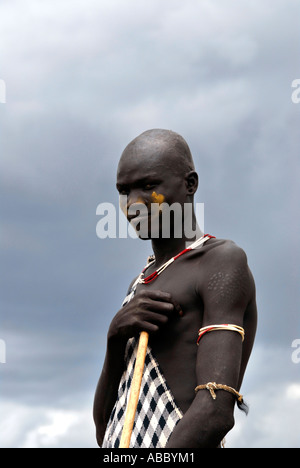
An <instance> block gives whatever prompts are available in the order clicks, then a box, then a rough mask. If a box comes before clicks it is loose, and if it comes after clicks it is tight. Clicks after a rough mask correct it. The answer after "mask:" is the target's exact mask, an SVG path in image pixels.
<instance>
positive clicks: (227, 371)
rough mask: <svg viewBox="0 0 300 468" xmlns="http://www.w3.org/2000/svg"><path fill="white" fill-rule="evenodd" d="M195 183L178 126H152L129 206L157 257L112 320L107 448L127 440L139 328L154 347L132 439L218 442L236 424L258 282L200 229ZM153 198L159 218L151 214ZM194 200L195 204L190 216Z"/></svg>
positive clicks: (126, 184) (138, 155) (100, 436)
mask: <svg viewBox="0 0 300 468" xmlns="http://www.w3.org/2000/svg"><path fill="white" fill-rule="evenodd" d="M197 186H198V176H197V173H196V172H195V168H194V163H193V159H192V156H191V153H190V150H189V147H188V145H187V143H186V142H185V140H184V139H183V138H182V137H181V136H179V135H178V134H176V133H174V132H171V131H167V130H150V131H147V132H145V133H143V134H142V135H140V136H139V137H137V138H136V139H135V140H133V141H132V142H131V143H130V144H129V145H128V146H127V147H126V149H125V150H124V152H123V154H122V156H121V159H120V162H119V166H118V171H117V189H118V191H119V193H120V194H121V195H123V196H126V197H127V205H126V206H125V207H123V209H124V211H125V213H126V215H127V218H128V220H129V221H132V222H133V223H134V222H135V227H136V228H137V230H138V225H140V227H141V225H142V224H143V226H144V228H143V232H141V231H142V229H141V228H140V234H139V235H140V237H141V238H143V239H145V238H147V237H149V238H151V242H152V248H153V252H154V260H152V261H151V262H150V263H149V266H148V267H147V269H146V270H145V271H144V272H143V273H142V274H141V275H140V276H139V277H138V279H137V280H134V281H133V282H132V284H131V288H129V293H130V295H129V297H128V298H127V301H125V303H124V305H123V307H122V308H121V309H120V310H119V312H118V313H117V314H116V315H115V317H114V318H113V320H112V322H111V325H110V327H109V331H108V337H107V352H106V357H105V362H104V366H103V370H102V374H101V376H100V379H99V383H98V386H97V390H96V395H95V402H94V420H95V424H96V433H97V441H98V444H99V445H100V446H102V447H118V446H119V442H120V432H121V429H122V426H123V424H124V413H125V409H126V401H127V397H128V392H129V386H130V381H131V378H132V368H133V365H134V357H135V352H136V345H137V339H138V336H139V333H140V332H141V331H146V332H148V333H149V346H148V354H147V357H146V364H145V372H144V377H143V381H142V388H141V393H140V402H139V405H138V409H137V415H136V420H135V427H134V433H133V438H132V442H131V446H133V447H156V448H159V447H165V448H206V447H218V446H219V445H220V443H221V441H222V439H223V438H224V436H225V435H226V434H227V432H228V431H229V430H231V429H232V427H233V426H234V416H233V413H234V405H235V401H238V404H241V403H242V396H241V395H240V394H239V393H238V392H239V389H240V387H241V384H242V380H243V376H244V373H245V370H246V366H247V362H248V359H249V357H250V354H251V350H252V346H253V342H254V337H255V331H256V321H257V319H256V301H255V285H254V280H253V278H252V275H251V272H250V270H249V268H248V265H247V258H246V255H245V253H244V252H243V250H241V249H240V248H239V247H238V246H236V245H235V244H234V243H233V242H232V241H228V240H222V239H216V238H213V237H211V236H203V233H201V231H200V229H199V227H198V225H197V221H196V218H195V213H194V209H193V199H194V194H195V192H196V190H197ZM174 204H177V205H176V206H178V205H179V206H180V207H182V217H181V218H180V221H178V216H177V217H176V219H175V216H173V217H171V218H170V219H171V221H170V224H169V226H168V228H169V235H168V238H166V236H165V235H163V234H164V232H166V230H165V226H163V222H162V221H163V208H162V207H163V206H171V205H172V206H173V205H174ZM153 205H154V206H158V207H159V209H158V210H156V215H157V213H158V215H157V216H150V214H151V206H153ZM186 206H190V207H191V206H192V209H190V210H188V213H189V215H188V216H186V215H185V214H184V213H185V210H184V208H185V207H186ZM145 210H146V217H145ZM139 213H143V215H142V217H138V215H139ZM145 219H146V222H145ZM178 222H181V224H182V226H181V227H182V228H183V229H182V230H181V235H178V232H179V231H180V230H179V231H178V229H177V228H178ZM187 223H189V226H187ZM145 226H146V227H145ZM186 227H188V229H186ZM175 231H176V232H175ZM186 231H188V232H194V234H193V238H192V239H191V238H188V237H187V235H186ZM196 240H197V242H196V244H193V242H194V241H196ZM186 249H187V250H186ZM178 254H180V255H178ZM173 258H174V260H172V262H171V263H166V262H167V261H168V260H169V259H173ZM132 285H133V289H132ZM207 327H208V328H207ZM199 330H200V332H199ZM198 333H199V335H198ZM197 341H198V343H197ZM197 344H198V345H197Z"/></svg>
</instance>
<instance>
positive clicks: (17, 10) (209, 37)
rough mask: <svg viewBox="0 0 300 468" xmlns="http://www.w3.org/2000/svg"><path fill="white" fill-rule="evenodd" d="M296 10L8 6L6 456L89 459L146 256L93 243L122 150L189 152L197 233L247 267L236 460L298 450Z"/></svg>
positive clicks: (3, 301) (280, 1) (3, 57)
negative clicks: (249, 299)
mask: <svg viewBox="0 0 300 468" xmlns="http://www.w3.org/2000/svg"><path fill="white" fill-rule="evenodd" d="M299 13H300V5H299V2H298V1H297V0H273V1H271V0H251V1H250V0H240V1H239V2H235V1H233V0H222V1H217V0H216V1H212V0H201V1H200V0H199V1H198V0H196V1H195V0H185V1H184V2H183V1H182V0H164V1H163V2H162V1H161V0H160V1H158V0H153V1H151V2H146V1H145V0H130V1H127V2H124V1H121V0H102V1H101V2H99V1H96V0H84V1H83V0H76V1H74V0H73V1H71V0H63V1H61V0H51V1H50V0H46V1H38V0H27V1H23V0H22V1H21V0H0V31H1V41H0V79H3V80H4V81H5V83H6V88H7V96H6V101H7V102H6V104H0V152H1V158H0V200H1V203H0V210H1V272H2V275H1V278H2V280H1V296H0V306H1V309H0V310H1V316H0V339H2V340H5V342H6V346H7V357H6V360H7V362H6V364H0V414H1V418H0V434H1V435H0V446H2V447H95V446H96V442H95V437H94V428H93V422H92V415H91V412H92V402H93V394H94V390H95V386H96V382H97V379H98V376H99V373H100V370H101V366H102V362H103V357H104V352H105V341H106V330H107V327H108V325H109V323H110V320H111V318H112V317H113V314H114V313H115V312H116V311H117V310H118V309H119V307H120V303H121V301H122V299H123V296H124V295H125V292H126V289H127V286H128V283H129V282H130V280H131V279H132V277H134V276H135V275H136V274H137V273H138V272H139V271H140V269H141V268H142V267H143V266H144V263H145V259H146V257H147V255H148V254H149V253H151V251H150V244H148V243H144V242H139V241H138V240H133V239H104V240H100V239H98V238H97V236H96V224H97V221H98V218H97V216H96V208H97V205H98V204H99V203H101V202H111V203H114V204H116V205H117V203H118V198H117V193H116V190H115V173H116V166H117V163H118V159H119V156H120V153H121V151H122V149H123V148H124V147H125V146H126V145H127V143H128V142H129V141H130V140H132V139H133V138H134V137H135V136H137V135H138V134H140V133H141V132H143V131H144V130H147V129H150V128H168V129H172V130H174V131H176V132H178V133H180V134H182V135H183V136H184V137H185V139H186V140H187V141H188V143H189V144H190V147H191V150H192V153H193V155H194V159H195V164H196V168H197V170H198V172H199V175H200V188H199V192H198V194H197V199H196V201H197V202H204V203H205V230H206V232H210V233H211V234H213V235H215V236H217V237H222V238H230V239H233V240H234V241H235V242H237V244H239V245H240V246H241V247H243V248H244V249H245V251H246V253H247V255H248V260H249V265H250V267H251V269H252V271H253V274H254V276H255V280H256V285H257V298H258V307H259V328H258V334H257V340H256V346H255V349H254V352H253V355H252V359H251V361H250V364H249V368H248V373H247V375H246V378H245V381H244V384H243V388H242V391H243V393H244V395H245V399H246V400H247V401H248V403H249V405H250V413H249V416H248V417H247V418H245V417H244V415H240V414H237V415H236V418H237V419H236V422H237V424H236V427H235V429H234V430H233V431H232V433H231V434H229V435H228V437H227V446H229V447H264V446H268V447H274V448H275V447H300V439H299V432H300V431H299V429H300V423H299V421H300V380H299V376H300V364H295V363H293V362H292V358H291V356H292V351H293V349H292V347H291V345H292V342H293V340H295V339H300V319H299V260H300V259H299V245H298V244H299V234H300V232H299V230H300V229H299V227H300V226H299V209H298V205H299V199H300V197H299V195H300V194H299V144H300V141H299V120H300V117H299V111H300V104H298V105H297V104H294V103H293V102H292V100H291V94H292V88H291V84H292V82H293V80H294V79H296V78H300V66H299V65H300V63H299V58H300V55H299V22H300V16H299Z"/></svg>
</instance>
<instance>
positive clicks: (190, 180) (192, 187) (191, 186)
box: [185, 171, 199, 195]
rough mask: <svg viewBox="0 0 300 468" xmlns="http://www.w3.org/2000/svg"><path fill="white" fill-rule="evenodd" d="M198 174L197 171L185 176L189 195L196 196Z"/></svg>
mask: <svg viewBox="0 0 300 468" xmlns="http://www.w3.org/2000/svg"><path fill="white" fill-rule="evenodd" d="M198 180H199V179H198V174H197V172H195V171H191V172H189V173H188V174H186V176H185V183H186V188H187V194H188V195H194V193H196V191H197V188H198Z"/></svg>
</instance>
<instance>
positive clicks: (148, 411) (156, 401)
mask: <svg viewBox="0 0 300 468" xmlns="http://www.w3.org/2000/svg"><path fill="white" fill-rule="evenodd" d="M137 347H138V342H137V340H136V339H135V338H131V339H130V340H129V341H128V344H127V348H126V354H125V356H126V358H125V359H126V370H125V371H124V373H123V375H122V378H121V381H120V385H119V392H118V399H117V401H116V403H115V406H114V408H113V410H112V413H111V415H110V419H109V422H108V425H107V428H106V433H105V436H104V440H103V444H102V448H118V447H119V443H120V439H121V434H122V429H123V425H124V419H125V412H126V406H127V401H128V396H129V393H130V385H131V381H132V377H133V371H134V365H135V359H136V353H137ZM182 416H183V414H182V412H181V410H180V409H179V408H178V407H177V405H176V403H175V401H174V398H173V396H172V393H171V391H170V389H169V387H168V385H167V382H166V380H165V378H164V376H163V374H162V372H161V370H160V368H159V364H158V362H157V361H156V359H155V357H154V356H153V354H152V352H151V349H150V347H149V346H148V348H147V354H146V359H145V368H144V374H143V378H142V384H141V391H140V397H139V402H138V406H137V411H136V415H135V421H134V426H133V431H132V436H131V440H130V448H164V447H165V446H166V443H167V441H168V439H169V437H170V435H171V434H172V432H173V430H174V427H175V426H176V424H177V423H178V421H179V420H180V419H181V418H182Z"/></svg>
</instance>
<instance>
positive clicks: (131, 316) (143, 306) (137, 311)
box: [93, 290, 179, 446]
mask: <svg viewBox="0 0 300 468" xmlns="http://www.w3.org/2000/svg"><path fill="white" fill-rule="evenodd" d="M174 310H176V311H177V312H179V309H178V305H177V304H175V303H174V302H173V300H172V297H171V295H170V294H169V293H165V292H162V291H146V290H143V291H140V292H139V293H138V294H136V295H135V296H134V297H133V299H131V301H130V302H129V303H127V304H126V305H125V306H124V307H122V308H121V309H120V310H119V312H118V313H117V314H116V315H115V317H114V318H113V320H112V322H111V324H110V327H109V331H108V336H107V350H106V356H105V360H104V365H103V369H102V373H101V376H100V379H99V382H98V385H97V389H96V394H95V399H94V411H93V413H94V421H95V425H96V437H97V442H98V444H99V446H101V445H102V442H103V438H104V434H105V430H106V426H107V423H108V420H109V417H110V414H111V411H112V409H113V407H114V404H115V402H116V400H117V397H118V388H119V383H120V379H121V376H122V373H123V371H124V354H125V348H126V344H127V341H128V339H129V338H131V337H133V336H138V334H139V333H140V332H141V331H146V332H147V333H149V334H152V333H156V332H158V331H159V329H160V327H161V326H162V325H164V324H166V323H167V321H168V318H169V317H170V316H171V314H172V313H174Z"/></svg>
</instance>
